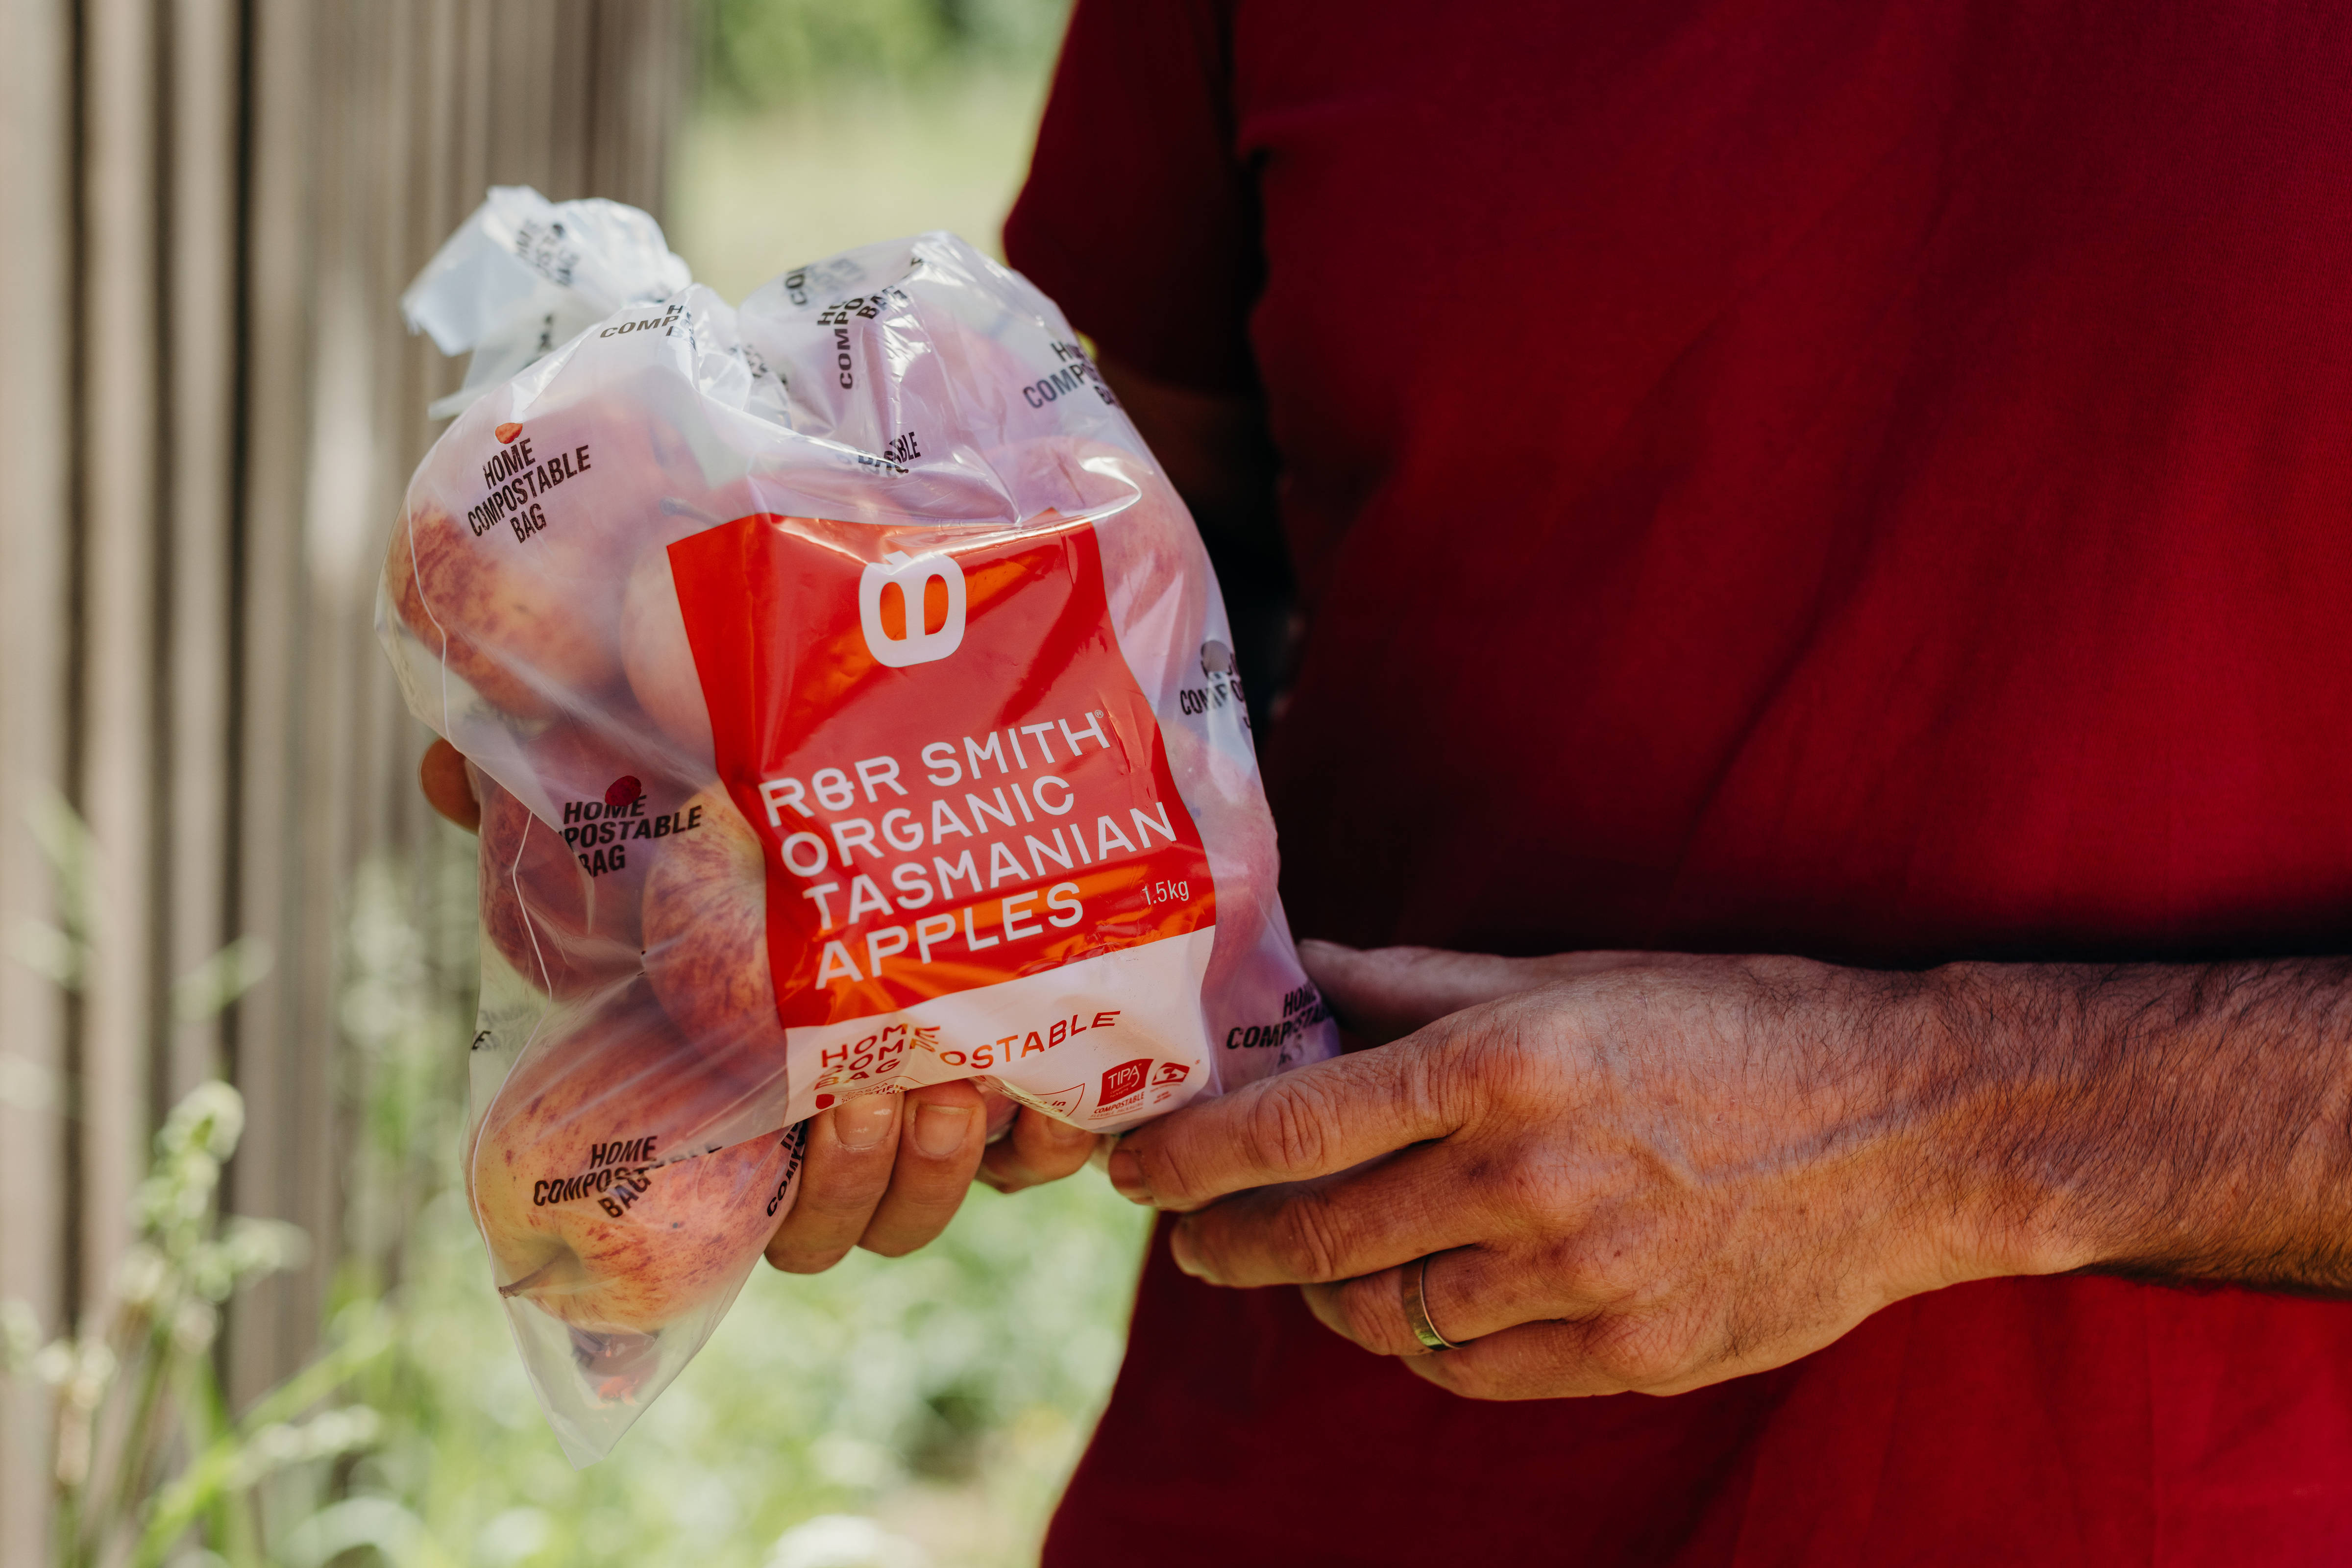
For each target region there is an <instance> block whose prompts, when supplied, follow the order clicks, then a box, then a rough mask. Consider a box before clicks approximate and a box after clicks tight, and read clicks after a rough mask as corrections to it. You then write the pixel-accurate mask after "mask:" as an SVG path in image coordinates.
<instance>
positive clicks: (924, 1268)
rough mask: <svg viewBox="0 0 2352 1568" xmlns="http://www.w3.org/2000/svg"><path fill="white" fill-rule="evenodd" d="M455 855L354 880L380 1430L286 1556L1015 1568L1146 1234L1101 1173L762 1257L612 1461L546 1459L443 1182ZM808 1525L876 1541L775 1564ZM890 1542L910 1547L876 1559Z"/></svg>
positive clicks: (1119, 1326) (366, 1258) (362, 1159)
mask: <svg viewBox="0 0 2352 1568" xmlns="http://www.w3.org/2000/svg"><path fill="white" fill-rule="evenodd" d="M471 850H472V841H471V840H470V839H466V838H460V837H458V836H457V835H455V834H454V833H453V834H452V835H451V836H450V837H449V840H448V842H447V843H446V846H445V847H444V852H443V854H442V855H440V856H437V857H436V858H435V863H433V864H428V865H425V866H423V867H410V866H403V865H400V864H398V863H394V862H388V861H385V862H377V863H374V864H372V865H370V866H368V867H366V868H363V869H362V874H361V876H360V877H359V878H358V879H357V880H356V882H355V884H354V889H353V900H352V930H351V933H350V941H349V944H348V951H349V954H350V957H349V961H348V971H347V973H348V975H349V981H348V988H347V990H346V993H345V996H344V1006H343V1025H344V1028H345V1031H346V1033H347V1035H349V1037H351V1039H352V1044H353V1047H354V1050H353V1054H352V1071H351V1074H350V1082H351V1084H352V1091H353V1093H354V1095H355V1097H356V1099H357V1101H358V1103H357V1105H356V1106H355V1110H357V1111H358V1112H359V1115H358V1124H359V1126H360V1128H361V1129H362V1136H361V1140H360V1146H359V1147H358V1148H355V1149H354V1151H353V1157H354V1160H355V1162H356V1172H357V1174H356V1179H355V1182H354V1206H353V1210H352V1244H353V1245H352V1249H351V1257H350V1260H349V1261H348V1262H347V1264H346V1265H345V1267H344V1269H343V1273H342V1276H341V1280H340V1282H339V1287H338V1291H337V1295H338V1298H339V1300H340V1301H341V1303H342V1305H341V1308H340V1310H341V1312H342V1313H343V1314H346V1315H348V1316H350V1317H352V1319H359V1318H363V1317H365V1318H373V1316H374V1314H376V1312H377V1310H378V1303H379V1302H380V1301H381V1302H382V1303H383V1304H384V1305H387V1306H389V1307H390V1309H391V1319H392V1322H393V1325H394V1349H393V1352H392V1353H391V1354H390V1355H388V1356H384V1357H381V1358H379V1359H377V1360H376V1361H374V1362H373V1363H371V1364H370V1366H369V1367H368V1368H367V1370H366V1371H364V1372H363V1373H362V1375H361V1376H360V1377H359V1378H358V1380H357V1381H356V1382H354V1383H353V1384H352V1386H351V1393H352V1395H353V1396H354V1397H355V1398H356V1399H357V1400H358V1401H359V1402H361V1403H362V1404H364V1405H368V1406H370V1407H372V1408H373V1410H375V1411H376V1412H377V1413H378V1414H379V1415H380V1416H381V1418H382V1422H383V1426H382V1439H381V1442H380V1444H379V1446H378V1447H375V1448H374V1449H373V1451H371V1452H369V1453H367V1454H365V1455H363V1456H361V1457H359V1458H356V1459H355V1460H352V1461H351V1462H349V1463H347V1464H346V1465H345V1466H344V1467H343V1468H341V1471H340V1472H339V1473H334V1474H317V1473H311V1474H307V1475H303V1476H292V1477H289V1478H288V1479H286V1480H285V1481H284V1482H282V1483H281V1484H280V1485H279V1486H278V1489H277V1493H276V1495H275V1496H274V1497H273V1499H272V1500H271V1501H272V1503H273V1505H274V1506H273V1508H272V1512H271V1518H270V1525H271V1527H270V1528H269V1529H268V1530H267V1531H265V1534H266V1535H267V1536H268V1539H271V1540H273V1541H280V1542H286V1543H287V1550H286V1551H285V1552H284V1553H283V1554H282V1558H283V1560H284V1561H285V1562H287V1563H289V1564H296V1565H301V1564H317V1563H326V1562H330V1561H338V1560H339V1559H337V1558H335V1556H334V1555H333V1553H334V1552H339V1551H344V1550H350V1549H352V1548H355V1547H358V1546H362V1545H370V1544H372V1545H374V1546H375V1547H377V1548H378V1549H379V1550H380V1551H381V1552H382V1553H383V1556H384V1558H385V1559H386V1560H388V1561H390V1562H393V1563H402V1564H418V1565H428V1564H443V1563H467V1564H475V1563H479V1564H489V1565H492V1568H498V1565H526V1564H527V1565H532V1568H538V1565H542V1564H543V1565H550V1568H551V1565H555V1564H563V1565H567V1568H571V1565H579V1568H594V1565H601V1564H608V1563H609V1564H614V1565H616V1568H617V1565H620V1564H628V1565H630V1568H643V1565H644V1564H648V1563H686V1562H691V1563H696V1564H698V1568H737V1565H740V1568H762V1565H764V1564H768V1563H778V1564H780V1565H783V1568H862V1565H863V1564H865V1563H868V1562H871V1563H877V1564H879V1565H882V1568H898V1562H900V1561H903V1562H906V1563H928V1564H930V1565H931V1568H1010V1565H1012V1564H1017V1563H1029V1562H1034V1559H1035V1555H1036V1548H1037V1542H1038V1540H1039V1538H1040V1535H1041V1533H1042V1531H1043V1528H1044V1524H1045V1518H1046V1516H1047V1514H1048V1512H1049V1511H1050V1510H1051V1508H1052V1505H1053V1501H1054V1500H1055V1496H1056V1495H1058V1493H1059V1491H1060V1489H1061V1486H1062V1483H1063V1481H1064V1479H1066V1476H1067V1474H1068V1470H1069V1468H1070V1466H1071V1465H1072V1464H1073V1463H1074V1462H1075V1461H1076V1457H1077V1454H1078V1451H1079V1449H1080V1448H1081V1447H1082V1446H1083V1444H1084V1442H1085V1439H1086V1436H1087V1431H1088V1429H1089V1427H1090V1426H1091V1424H1092V1421H1093V1418H1094V1415H1095V1413H1096V1411H1097V1408H1098V1407H1099V1405H1100V1403H1101V1400H1102V1398H1103V1396H1104V1394H1106V1393H1107V1391H1108V1387H1109V1384H1110V1379H1111V1377H1112V1375H1113V1374H1114V1373H1116V1371H1117V1369H1118V1356H1119V1348H1120V1344H1121V1341H1122V1338H1123V1335H1124V1331H1125V1324H1126V1316H1127V1311H1128V1306H1129V1293H1130V1291H1131V1289H1132V1288H1133V1281H1134V1277H1135V1270H1136V1267H1137V1263H1138V1260H1139V1253H1140V1248H1141V1245H1142V1241H1143V1238H1144V1236H1145V1234H1146V1230H1147V1221H1146V1218H1145V1216H1144V1215H1142V1214H1140V1213H1139V1211H1137V1210H1136V1209H1134V1208H1133V1207H1132V1206H1130V1205H1128V1204H1126V1203H1124V1202H1122V1201H1121V1200H1120V1199H1119V1198H1118V1196H1117V1195H1116V1194H1113V1193H1112V1192H1111V1191H1110V1190H1109V1188H1108V1186H1107V1185H1106V1184H1104V1183H1103V1181H1102V1179H1101V1177H1100V1176H1099V1175H1098V1174H1097V1173H1095V1172H1093V1171H1091V1170H1089V1171H1086V1172H1082V1173H1080V1174H1079V1175H1078V1176H1076V1177H1075V1178H1073V1179H1072V1180H1070V1181H1067V1182H1064V1183H1059V1184H1055V1185H1054V1186H1051V1187H1048V1188H1045V1189H1041V1190H1039V1191H1036V1192H1032V1193H1024V1194H1018V1195H1015V1196H1012V1197H1005V1196H1001V1195H999V1194H995V1193H992V1192H990V1191H988V1190H987V1189H985V1188H975V1189H974V1190H973V1193H972V1195H971V1200H970V1201H969V1202H968V1203H967V1204H966V1205H965V1207H964V1210H963V1212H962V1213H961V1215H959V1216H958V1217H957V1218H956V1220H955V1222H954V1223H953V1224H952V1225H951V1226H950V1227H949V1229H948V1232H947V1234H946V1235H945V1236H944V1237H941V1238H940V1240H939V1241H938V1242H936V1243H934V1244H933V1245H932V1246H931V1247H928V1248H926V1249H925V1250H924V1251H923V1252H921V1253H919V1254H917V1255H916V1256H914V1257H912V1258H902V1259H897V1260H890V1259H884V1258H876V1257H873V1256H871V1255H869V1254H866V1253H862V1252H861V1253H854V1254H852V1256H851V1257H850V1258H848V1259H847V1260H846V1261H845V1262H844V1263H843V1264H842V1265H840V1266H839V1267H838V1268H835V1269H833V1270H832V1271H831V1272H829V1273H827V1274H824V1275H822V1276H818V1277H815V1278H807V1279H803V1278H791V1277H786V1276H782V1275H779V1274H776V1273H775V1272H773V1271H772V1270H771V1269H769V1268H766V1267H765V1266H764V1265H761V1266H760V1267H759V1268H757V1269H756V1270H755V1272H754V1274H753V1276H752V1278H751V1281H750V1282H749V1283H748V1284H747V1285H746V1286H745V1288H744V1290H743V1293H742V1295H741V1297H740V1299H739V1300H737V1302H736V1304H735V1307H734V1309H733V1310H732V1311H731V1312H730V1314H729V1315H728V1318H727V1320H726V1321H724V1322H723V1323H722V1324H721V1325H720V1326H719V1331H717V1333H716V1334H714V1335H713V1336H712V1338H711V1340H710V1342H709V1344H708V1345H707V1346H705V1347H704V1349H703V1351H702V1353H701V1354H700V1355H699V1356H698V1357H697V1358H696V1360H695V1361H694V1362H693V1363H691V1364H690V1365H689V1366H688V1368H687V1370H686V1371H685V1373H683V1374H682V1375H681V1376H680V1377H679V1379H678V1381H677V1383H676V1384H673V1385H672V1386H671V1387H670V1388H669V1390H668V1391H667V1393H665V1394H662V1395H661V1397H660V1398H659V1399H658V1400H656V1402H655V1404H654V1405H653V1406H652V1408H651V1409H650V1410H649V1411H648V1412H647V1413H646V1415H645V1416H644V1417H643V1418H642V1419H641V1420H640V1421H639V1422H638V1424H637V1426H635V1429H633V1430H632V1431H631V1432H630V1433H629V1434H628V1435H627V1436H625V1437H624V1438H623V1439H622V1440H621V1443H620V1445H619V1447H617V1448H616V1449H615V1451H614V1454H613V1455H612V1457H611V1458H607V1459H605V1460H604V1461H603V1462H602V1463H600V1464H597V1465H595V1466H592V1467H591V1468H588V1469H586V1470H581V1471H575V1470H573V1469H572V1467H571V1465H570V1464H569V1463H568V1462H567V1461H566V1460H565V1459H564V1458H563V1456H562V1453H561V1452H560V1451H559V1450H558V1448H557V1447H556V1444H555V1440H554V1437H553V1436H552V1435H551V1433H550V1432H549V1431H548V1429H547V1426H546V1424H545V1422H544V1421H543V1420H542V1418H541V1415H540V1413H539V1408H538V1405H537V1404H536V1403H535V1401H534V1400H533V1398H532V1395H531V1391H530V1385H529V1384H528V1382H527V1381H526V1380H525V1378H524V1375H523V1372H522V1366H521V1363H520V1359H519V1358H518V1356H517V1355H516V1352H515V1348H514V1345H513V1343H512V1342H511V1341H510V1339H509V1334H508V1331H507V1327H506V1322H505V1319H504V1316H503V1314H502V1312H501V1310H500V1308H499V1302H498V1298H497V1295H496V1292H495V1291H494V1289H492V1284H491V1279H490V1269H489V1265H488V1259H487V1258H486V1257H485V1255H484V1252H483V1249H482V1245H481V1242H480V1241H479V1239H478V1237H476V1235H475V1232H474V1227H473V1223H472V1220H471V1217H470V1216H469V1215H468V1214H467V1208H466V1203H465V1198H464V1194H463V1192H462V1190H461V1189H460V1188H459V1185H458V1183H457V1172H458V1152H459V1147H460V1141H461V1139H462V1135H463V1131H464V1126H465V1119H466V1117H465V1105H464V1083H465V1056H466V1052H465V1041H466V1039H467V1036H468V1033H469V1030H470V1025H471V1004H470V999H469V997H468V995H467V992H466V984H467V981H466V976H467V972H468V968H469V965H470V963H471V952H470V948H469V946H467V940H468V938H469V935H470V933H469V932H467V929H466V928H467V919H466V915H467V912H468V911H469V910H470V909H471V907H472V898H473V889H472V879H471V868H472V860H471ZM436 917H437V918H436ZM436 930H437V931H441V932H443V933H445V934H444V935H443V936H442V938H441V940H440V942H438V943H434V942H429V941H428V939H427V937H426V936H425V932H427V931H436ZM436 948H437V951H436ZM322 1509H323V1510H324V1511H323V1512H321V1511H320V1510H322ZM826 1516H854V1517H856V1518H858V1519H863V1520H866V1521H872V1523H871V1527H869V1529H868V1531H867V1536H868V1537H869V1538H870V1539H867V1540H866V1546H867V1547H868V1548H872V1550H850V1548H855V1547H856V1546H857V1542H858V1539H859V1538H857V1537H856V1533H855V1532H852V1534H851V1536H849V1537H843V1536H842V1534H841V1532H840V1531H839V1529H838V1528H835V1529H834V1530H833V1532H832V1535H831V1536H830V1537H826V1538H824V1539H815V1541H814V1544H815V1546H818V1547H824V1546H825V1545H826V1540H828V1539H829V1540H830V1542H831V1547H829V1548H827V1549H826V1550H823V1551H814V1552H797V1553H796V1552H784V1553H782V1554H778V1553H776V1552H774V1547H775V1543H776V1542H778V1541H779V1540H782V1539H784V1538H785V1537H786V1536H787V1534H788V1532H790V1531H793V1529H794V1528H795V1527H796V1526H806V1525H807V1524H808V1523H809V1521H812V1520H821V1519H824V1518H825V1517H826ZM819 1536H820V1537H824V1530H823V1529H820V1531H819ZM812 1539H813V1538H812ZM845 1540H846V1541H847V1542H848V1546H847V1547H844V1544H843V1543H844V1541H845ZM894 1542H895V1543H897V1545H898V1549H903V1547H904V1545H905V1543H908V1542H911V1543H912V1544H913V1546H914V1547H915V1548H916V1549H917V1551H918V1552H919V1555H916V1556H908V1557H902V1558H901V1559H898V1560H893V1559H892V1558H891V1557H890V1556H889V1555H888V1554H887V1552H888V1551H889V1550H891V1549H893V1543H894ZM804 1543H805V1542H804ZM835 1548H839V1549H840V1550H835ZM877 1551H878V1552H881V1554H879V1555H877V1554H876V1553H877ZM845 1552H846V1554H844V1553H845ZM800 1558H805V1561H804V1562H803V1561H798V1560H797V1559H800ZM364 1560H365V1559H364V1557H353V1558H351V1559H345V1560H342V1561H349V1562H360V1561H364Z"/></svg>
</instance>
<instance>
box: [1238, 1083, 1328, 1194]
mask: <svg viewBox="0 0 2352 1568" xmlns="http://www.w3.org/2000/svg"><path fill="white" fill-rule="evenodd" d="M1243 1135H1244V1139H1245V1141H1246V1142H1247V1145H1248V1148H1249V1151H1250V1152H1251V1154H1252V1155H1253V1156H1254V1157H1255V1159H1256V1161H1257V1163H1258V1164H1259V1165H1260V1166H1262V1167H1264V1168H1266V1169H1269V1170H1274V1171H1311V1170H1314V1169H1317V1168H1318V1166H1319V1164H1320V1162H1321V1161H1322V1159H1323V1158H1324V1155H1325V1153H1326V1152H1327V1151H1328V1149H1329V1148H1330V1147H1331V1144H1332V1128H1331V1125H1330V1106H1329V1102H1328V1100H1326V1098H1325V1097H1324V1095H1323V1093H1322V1092H1321V1090H1319V1089H1317V1088H1316V1087H1315V1086H1314V1085H1312V1084H1310V1083H1307V1082H1304V1081H1302V1080H1300V1079H1295V1078H1286V1079H1275V1080H1274V1081H1273V1082H1272V1083H1271V1084H1270V1085H1269V1086H1268V1087H1267V1088H1266V1089H1265V1092H1264V1093H1263V1094H1261V1095H1260V1096H1259V1097H1258V1102H1257V1104H1256V1105H1255V1106H1254V1107H1253V1108H1252V1109H1251V1110H1250V1113H1249V1119H1248V1121H1247V1124H1246V1126H1245V1128H1244V1134H1243Z"/></svg>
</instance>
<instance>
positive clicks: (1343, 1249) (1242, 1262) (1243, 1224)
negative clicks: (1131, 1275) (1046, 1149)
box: [1169, 1144, 1500, 1288]
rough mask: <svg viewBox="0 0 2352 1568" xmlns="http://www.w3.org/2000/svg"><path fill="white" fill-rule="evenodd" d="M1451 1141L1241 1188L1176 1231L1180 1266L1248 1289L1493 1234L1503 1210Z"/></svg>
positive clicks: (1363, 1268) (1363, 1267) (1386, 1264)
mask: <svg viewBox="0 0 2352 1568" xmlns="http://www.w3.org/2000/svg"><path fill="white" fill-rule="evenodd" d="M1483 1192H1484V1189H1483V1188H1482V1187H1481V1186H1480V1185H1479V1184H1475V1183H1471V1182H1465V1181H1464V1180H1463V1179H1462V1175H1461V1172H1460V1170H1459V1168H1458V1162H1457V1161H1456V1160H1454V1159H1453V1158H1450V1157H1448V1155H1447V1154H1446V1152H1444V1145H1442V1144H1441V1145H1436V1146H1434V1147H1432V1148H1427V1149H1414V1150H1407V1151H1405V1152H1402V1153H1400V1154H1398V1155H1395V1156H1394V1157H1392V1158H1391V1159H1387V1160H1382V1161H1380V1162H1378V1163H1374V1164H1372V1165H1370V1166H1369V1167H1366V1168H1364V1169H1361V1170H1358V1171H1353V1172H1350V1173H1348V1174H1347V1175H1345V1176H1341V1177H1338V1178H1334V1179H1330V1180H1327V1181H1321V1182H1306V1183H1297V1184H1288V1185H1284V1186H1277V1187H1265V1188H1261V1189H1259V1190H1258V1191H1255V1192H1248V1193H1241V1194H1236V1195H1234V1196H1233V1197H1230V1198H1227V1199H1225V1200H1224V1201H1223V1203H1218V1204H1213V1205H1210V1206H1208V1207H1207V1208H1204V1209H1199V1210H1196V1211H1194V1212H1193V1213H1192V1214H1189V1215H1185V1216H1184V1217H1183V1219H1181V1221H1179V1222H1178V1224H1177V1226H1176V1228H1175V1230H1174V1232H1173V1233H1172V1234H1171V1236H1170V1237H1169V1247H1170V1249H1171V1252H1172V1254H1173V1255H1174V1257H1175V1259H1176V1267H1178V1268H1181V1269H1182V1270H1183V1271H1184V1272H1185V1273H1187V1274H1190V1275H1192V1277H1193V1278H1194V1279H1205V1280H1207V1281H1208V1282H1209V1283H1210V1284H1212V1285H1226V1286H1233V1287H1236V1288H1247V1287H1253V1286H1260V1285H1306V1284H1315V1283H1322V1282H1327V1281H1331V1280H1339V1279H1355V1278H1357V1277H1359V1276H1361V1275H1366V1274H1371V1273H1374V1272H1376V1271H1378V1270H1380V1269H1382V1268H1392V1267H1393V1266H1395V1265H1397V1264H1400V1263H1403V1262H1405V1261H1407V1260H1408V1259H1411V1258H1425V1257H1427V1256H1428V1255H1429V1254H1431V1253H1433V1252H1440V1251H1444V1249H1446V1248H1448V1247H1462V1246H1465V1245H1467V1244H1469V1243H1471V1242H1474V1241H1477V1240H1480V1239H1482V1238H1485V1237H1492V1236H1493V1235H1495V1234H1496V1231H1497V1230H1498V1229H1499V1228H1500V1226H1499V1225H1498V1224H1497V1223H1496V1222H1497V1219H1498V1216H1496V1215H1494V1214H1493V1213H1492V1212H1491V1211H1490V1209H1489V1205H1487V1204H1486V1202H1485V1201H1484V1199H1483V1197H1482V1193H1483Z"/></svg>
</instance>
